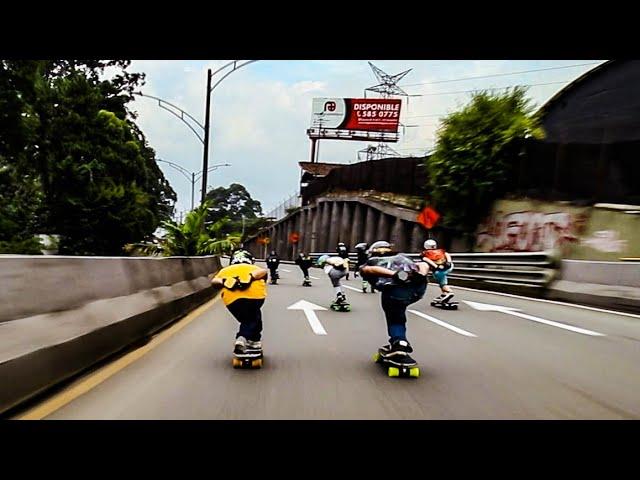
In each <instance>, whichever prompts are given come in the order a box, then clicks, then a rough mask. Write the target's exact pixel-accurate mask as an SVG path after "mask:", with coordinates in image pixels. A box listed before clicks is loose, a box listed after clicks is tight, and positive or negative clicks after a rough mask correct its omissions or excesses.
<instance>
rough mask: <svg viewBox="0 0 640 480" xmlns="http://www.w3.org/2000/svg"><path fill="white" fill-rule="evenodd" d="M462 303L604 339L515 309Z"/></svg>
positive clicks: (599, 334) (595, 333) (484, 310)
mask: <svg viewBox="0 0 640 480" xmlns="http://www.w3.org/2000/svg"><path fill="white" fill-rule="evenodd" d="M463 301H464V303H466V304H467V305H469V306H470V307H472V308H475V309H476V310H480V311H483V312H501V313H506V314H507V315H513V316H515V317H520V318H524V319H526V320H532V321H534V322H538V323H544V324H546V325H551V326H552V327H558V328H562V329H564V330H570V331H572V332H576V333H581V334H583V335H591V336H593V337H604V336H605V334H604V333H598V332H594V331H593V330H587V329H585V328H578V327H574V326H572V325H567V324H565V323H558V322H554V321H552V320H545V319H544V318H539V317H534V316H533V315H527V314H526V313H520V310H519V309H517V308H511V307H503V306H501V305H491V304H488V303H479V302H469V301H467V300H463Z"/></svg>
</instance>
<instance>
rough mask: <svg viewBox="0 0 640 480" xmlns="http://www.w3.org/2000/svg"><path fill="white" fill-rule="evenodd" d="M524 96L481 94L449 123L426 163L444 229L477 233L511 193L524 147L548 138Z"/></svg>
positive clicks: (516, 90) (513, 92)
mask: <svg viewBox="0 0 640 480" xmlns="http://www.w3.org/2000/svg"><path fill="white" fill-rule="evenodd" d="M525 93H526V90H525V89H523V88H520V87H516V88H514V89H512V90H509V91H507V92H505V93H503V94H491V93H489V92H480V93H476V94H474V95H473V96H472V98H471V101H470V102H469V104H468V105H466V106H465V107H464V108H463V109H462V110H460V111H458V112H455V113H452V114H450V115H448V116H447V117H446V118H445V119H444V121H443V125H442V127H441V128H440V130H439V131H438V133H437V135H438V138H437V143H436V149H435V151H434V153H433V154H432V155H431V156H430V157H427V159H426V160H425V163H426V168H427V171H428V174H429V180H428V191H429V195H430V197H431V198H430V200H431V202H432V203H433V204H434V206H435V207H436V209H437V210H438V211H439V212H440V213H441V214H443V225H444V226H447V227H453V228H457V229H460V230H462V231H464V232H466V233H471V232H473V231H474V230H475V228H476V227H477V225H478V222H479V221H480V220H481V219H482V218H483V217H484V216H485V215H486V213H487V212H488V210H489V209H490V207H491V204H492V202H493V201H494V200H496V199H497V198H500V197H501V196H502V195H504V194H505V193H506V191H507V189H508V182H509V176H510V173H511V169H512V168H513V166H514V164H515V160H516V159H517V157H518V155H520V154H522V153H523V150H522V141H523V140H524V139H525V138H526V137H529V136H533V137H536V138H541V137H542V136H543V132H542V129H541V127H540V125H539V119H538V118H536V116H535V115H534V114H533V107H532V106H530V105H529V100H528V99H526V98H525Z"/></svg>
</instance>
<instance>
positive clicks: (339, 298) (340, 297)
mask: <svg viewBox="0 0 640 480" xmlns="http://www.w3.org/2000/svg"><path fill="white" fill-rule="evenodd" d="M346 301H347V296H346V295H345V294H344V293H339V294H338V295H337V296H336V303H346Z"/></svg>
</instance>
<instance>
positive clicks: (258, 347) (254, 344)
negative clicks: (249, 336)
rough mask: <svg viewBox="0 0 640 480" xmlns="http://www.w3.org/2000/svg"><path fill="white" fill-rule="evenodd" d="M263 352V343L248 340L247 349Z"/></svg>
mask: <svg viewBox="0 0 640 480" xmlns="http://www.w3.org/2000/svg"><path fill="white" fill-rule="evenodd" d="M249 348H250V349H252V350H262V342H261V341H260V340H255V341H254V340H247V349H249Z"/></svg>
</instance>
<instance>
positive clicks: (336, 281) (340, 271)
mask: <svg viewBox="0 0 640 480" xmlns="http://www.w3.org/2000/svg"><path fill="white" fill-rule="evenodd" d="M317 265H318V266H319V267H322V268H323V269H324V272H325V273H326V274H327V275H328V276H329V279H331V285H333V288H334V290H335V292H336V299H335V301H334V302H333V303H332V304H331V306H330V308H331V309H332V310H335V311H339V312H348V311H350V310H351V305H349V304H348V303H347V297H346V295H345V294H344V292H343V291H342V285H341V284H340V279H342V278H343V277H345V276H346V275H347V269H348V268H349V259H344V258H341V257H330V256H329V255H322V256H321V257H320V258H318V261H317Z"/></svg>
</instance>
